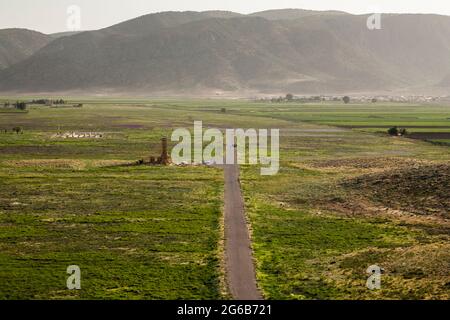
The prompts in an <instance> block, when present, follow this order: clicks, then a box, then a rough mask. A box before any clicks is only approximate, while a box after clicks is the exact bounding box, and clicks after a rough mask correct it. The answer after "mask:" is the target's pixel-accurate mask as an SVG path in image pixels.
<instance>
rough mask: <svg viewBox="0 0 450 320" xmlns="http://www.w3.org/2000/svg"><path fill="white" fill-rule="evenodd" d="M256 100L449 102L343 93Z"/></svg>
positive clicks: (448, 98)
mask: <svg viewBox="0 0 450 320" xmlns="http://www.w3.org/2000/svg"><path fill="white" fill-rule="evenodd" d="M256 101H258V102H271V103H283V102H299V103H308V102H338V101H344V102H345V103H350V102H356V103H358V102H359V103H377V102H380V103H383V102H398V103H402V102H403V103H430V102H450V96H439V97H437V96H425V95H416V96H390V95H379V96H364V95H362V96H344V95H316V96H303V95H299V96H297V95H293V94H290V93H288V94H287V95H286V96H279V97H265V98H261V99H256Z"/></svg>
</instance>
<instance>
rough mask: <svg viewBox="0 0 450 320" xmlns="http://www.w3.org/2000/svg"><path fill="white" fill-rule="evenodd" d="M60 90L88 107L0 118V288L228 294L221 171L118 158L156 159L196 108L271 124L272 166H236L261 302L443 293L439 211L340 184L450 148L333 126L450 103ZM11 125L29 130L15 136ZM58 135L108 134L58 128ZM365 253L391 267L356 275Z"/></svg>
mask: <svg viewBox="0 0 450 320" xmlns="http://www.w3.org/2000/svg"><path fill="white" fill-rule="evenodd" d="M16 99H17V98H14V99H12V98H4V99H3V100H10V101H14V100H16ZM1 100H2V99H0V102H1ZM69 100H70V101H69V103H78V102H80V103H83V104H84V107H83V108H73V109H72V108H61V109H58V108H49V107H42V106H31V107H30V108H29V109H28V113H15V114H10V113H5V114H0V132H2V129H3V130H4V129H7V130H8V131H9V133H6V134H5V133H0V299H14V298H25V299H64V298H81V299H110V298H112V299H125V298H131V299H177V298H184V299H221V298H227V297H228V295H227V292H226V290H224V283H223V268H222V254H221V251H222V240H223V239H222V226H221V222H220V221H221V219H222V208H223V194H222V193H223V177H222V175H223V174H222V172H221V170H220V169H215V168H206V167H183V168H181V167H158V166H156V167H150V166H123V164H125V163H130V162H133V161H136V160H138V159H142V158H146V157H149V156H150V155H158V154H159V152H160V143H159V140H160V138H161V137H162V136H170V134H171V132H172V130H173V129H175V128H178V127H187V128H192V126H193V122H194V120H202V121H203V122H204V126H205V127H219V128H240V127H242V128H280V129H281V170H280V173H279V174H278V175H276V176H271V177H262V176H260V175H259V169H258V168H257V167H249V166H244V167H242V172H241V173H242V179H241V180H242V187H243V190H244V196H245V201H246V209H247V214H248V219H249V226H250V228H251V231H252V239H253V244H254V252H255V258H256V262H257V278H258V284H259V286H260V288H261V289H262V291H263V294H264V296H265V297H266V298H269V299H358V298H362V299H366V298H373V299H414V298H418V299H432V298H449V289H448V288H449V284H450V276H449V274H450V269H449V266H450V256H449V253H448V252H450V251H449V246H450V242H449V240H450V236H449V235H450V225H449V222H448V220H447V219H445V218H443V217H442V216H440V215H438V214H422V215H421V214H416V213H411V212H409V211H408V210H409V208H405V207H403V206H402V205H403V203H401V202H398V201H397V202H395V201H384V200H392V199H387V198H394V199H393V200H395V198H396V197H395V194H393V195H392V197H391V196H389V197H386V199H383V198H382V199H381V200H380V199H378V198H377V196H376V194H374V193H373V192H372V190H371V189H370V190H369V189H367V190H365V189H363V190H357V188H356V191H355V188H351V187H348V185H350V186H351V185H352V183H354V179H357V178H358V177H361V176H363V175H370V176H371V177H372V176H373V175H380V178H379V179H380V180H383V179H384V176H383V175H384V174H386V172H390V170H396V169H401V168H405V167H406V168H407V167H408V166H411V165H412V166H416V165H418V166H420V165H423V164H427V165H429V166H433V165H437V164H448V163H449V161H450V150H449V148H448V147H446V146H438V145H433V144H431V143H427V142H423V141H418V140H411V139H407V138H391V137H387V136H386V135H385V134H382V133H380V132H381V131H384V129H381V130H375V131H380V132H378V133H374V132H373V131H374V130H373V129H374V128H357V129H350V128H340V127H342V126H354V125H356V124H357V125H366V126H376V125H378V126H384V125H391V124H395V125H398V126H402V125H406V124H408V125H414V126H417V125H421V126H435V127H436V126H437V127H439V126H441V127H442V126H448V125H449V120H448V119H449V118H450V108H449V107H447V106H434V105H430V106H427V105H425V106H420V105H414V106H407V105H392V106H390V105H382V104H380V105H343V104H337V105H328V104H318V105H310V104H307V105H296V104H264V103H255V102H250V101H240V100H227V101H221V100H185V101H175V100H152V101H150V100H144V99H142V100H133V99H121V100H118V99H87V98H85V99H79V98H78V99H77V98H69ZM222 108H226V113H222V112H221V109H222ZM15 126H21V127H22V128H23V129H24V133H23V134H18V135H17V134H12V133H11V129H12V128H13V127H15ZM335 126H338V127H335ZM429 130H433V128H431V129H427V131H429ZM436 130H441V129H438V128H436ZM444 130H445V129H444ZM58 131H62V132H70V131H98V132H105V133H108V135H107V138H105V139H98V140H95V139H90V140H89V139H86V140H84V139H83V140H81V139H61V138H54V137H53V135H54V134H55V133H57V132H58ZM375 177H376V178H377V179H378V176H375ZM400 177H401V175H400ZM438 178H439V179H442V177H438ZM437 181H442V180H437ZM393 183H398V184H399V188H400V189H401V183H402V180H399V181H394V182H393ZM357 191H358V192H357ZM359 191H362V192H359ZM400 192H401V191H400ZM429 192H430V194H425V196H433V191H432V190H431V191H429ZM438 200H441V199H438ZM418 201H419V200H418ZM444 201H446V200H445V199H444ZM431 209H435V208H430V210H431ZM427 212H428V211H427ZM71 264H78V265H79V266H80V267H81V270H82V290H81V291H76V292H73V291H68V290H67V289H66V288H65V281H66V277H67V274H66V273H65V269H66V267H67V266H68V265H71ZM373 264H378V265H380V266H381V267H383V268H384V269H385V274H384V275H383V282H382V289H381V290H378V291H370V290H368V289H367V288H366V287H365V281H366V279H367V277H368V275H367V274H366V273H365V270H366V269H367V267H369V266H370V265H373Z"/></svg>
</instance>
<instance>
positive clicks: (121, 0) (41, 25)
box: [0, 0, 450, 33]
mask: <svg viewBox="0 0 450 320" xmlns="http://www.w3.org/2000/svg"><path fill="white" fill-rule="evenodd" d="M70 5H77V6H79V7H80V9H81V29H83V30H90V29H99V28H102V27H106V26H110V25H112V24H115V23H117V22H120V21H124V20H128V19H130V18H134V17H137V16H140V15H143V14H148V13H152V12H159V11H169V10H170V11H186V10H193V11H204V10H229V11H235V12H240V13H250V12H256V11H262V10H268V9H277V8H302V9H315V10H330V9H333V10H342V11H347V12H351V13H373V12H377V11H378V12H409V13H437V14H444V15H450V1H449V0H306V1H305V0H0V29H3V28H13V27H14V28H17V27H20V28H27V29H33V30H37V31H41V32H44V33H52V32H61V31H68V27H67V19H68V14H67V8H68V7H69V6H70Z"/></svg>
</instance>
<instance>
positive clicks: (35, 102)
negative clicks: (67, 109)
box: [31, 99, 66, 105]
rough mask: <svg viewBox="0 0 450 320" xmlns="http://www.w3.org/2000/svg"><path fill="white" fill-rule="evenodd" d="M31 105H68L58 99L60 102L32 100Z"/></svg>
mask: <svg viewBox="0 0 450 320" xmlns="http://www.w3.org/2000/svg"><path fill="white" fill-rule="evenodd" d="M31 103H32V104H44V105H51V104H66V101H64V100H63V99H58V100H50V99H37V100H32V101H31Z"/></svg>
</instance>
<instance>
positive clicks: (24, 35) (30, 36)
mask: <svg viewBox="0 0 450 320" xmlns="http://www.w3.org/2000/svg"><path fill="white" fill-rule="evenodd" d="M51 40H52V39H51V37H49V36H48V35H45V34H42V33H40V32H36V31H31V30H26V29H3V30H0V70H1V69H5V68H8V67H10V66H12V65H14V64H16V63H18V62H20V61H22V60H24V59H26V58H28V57H30V56H32V55H33V54H34V53H35V52H36V51H38V50H39V49H41V48H43V47H45V46H46V45H47V44H48V43H50V41H51Z"/></svg>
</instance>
